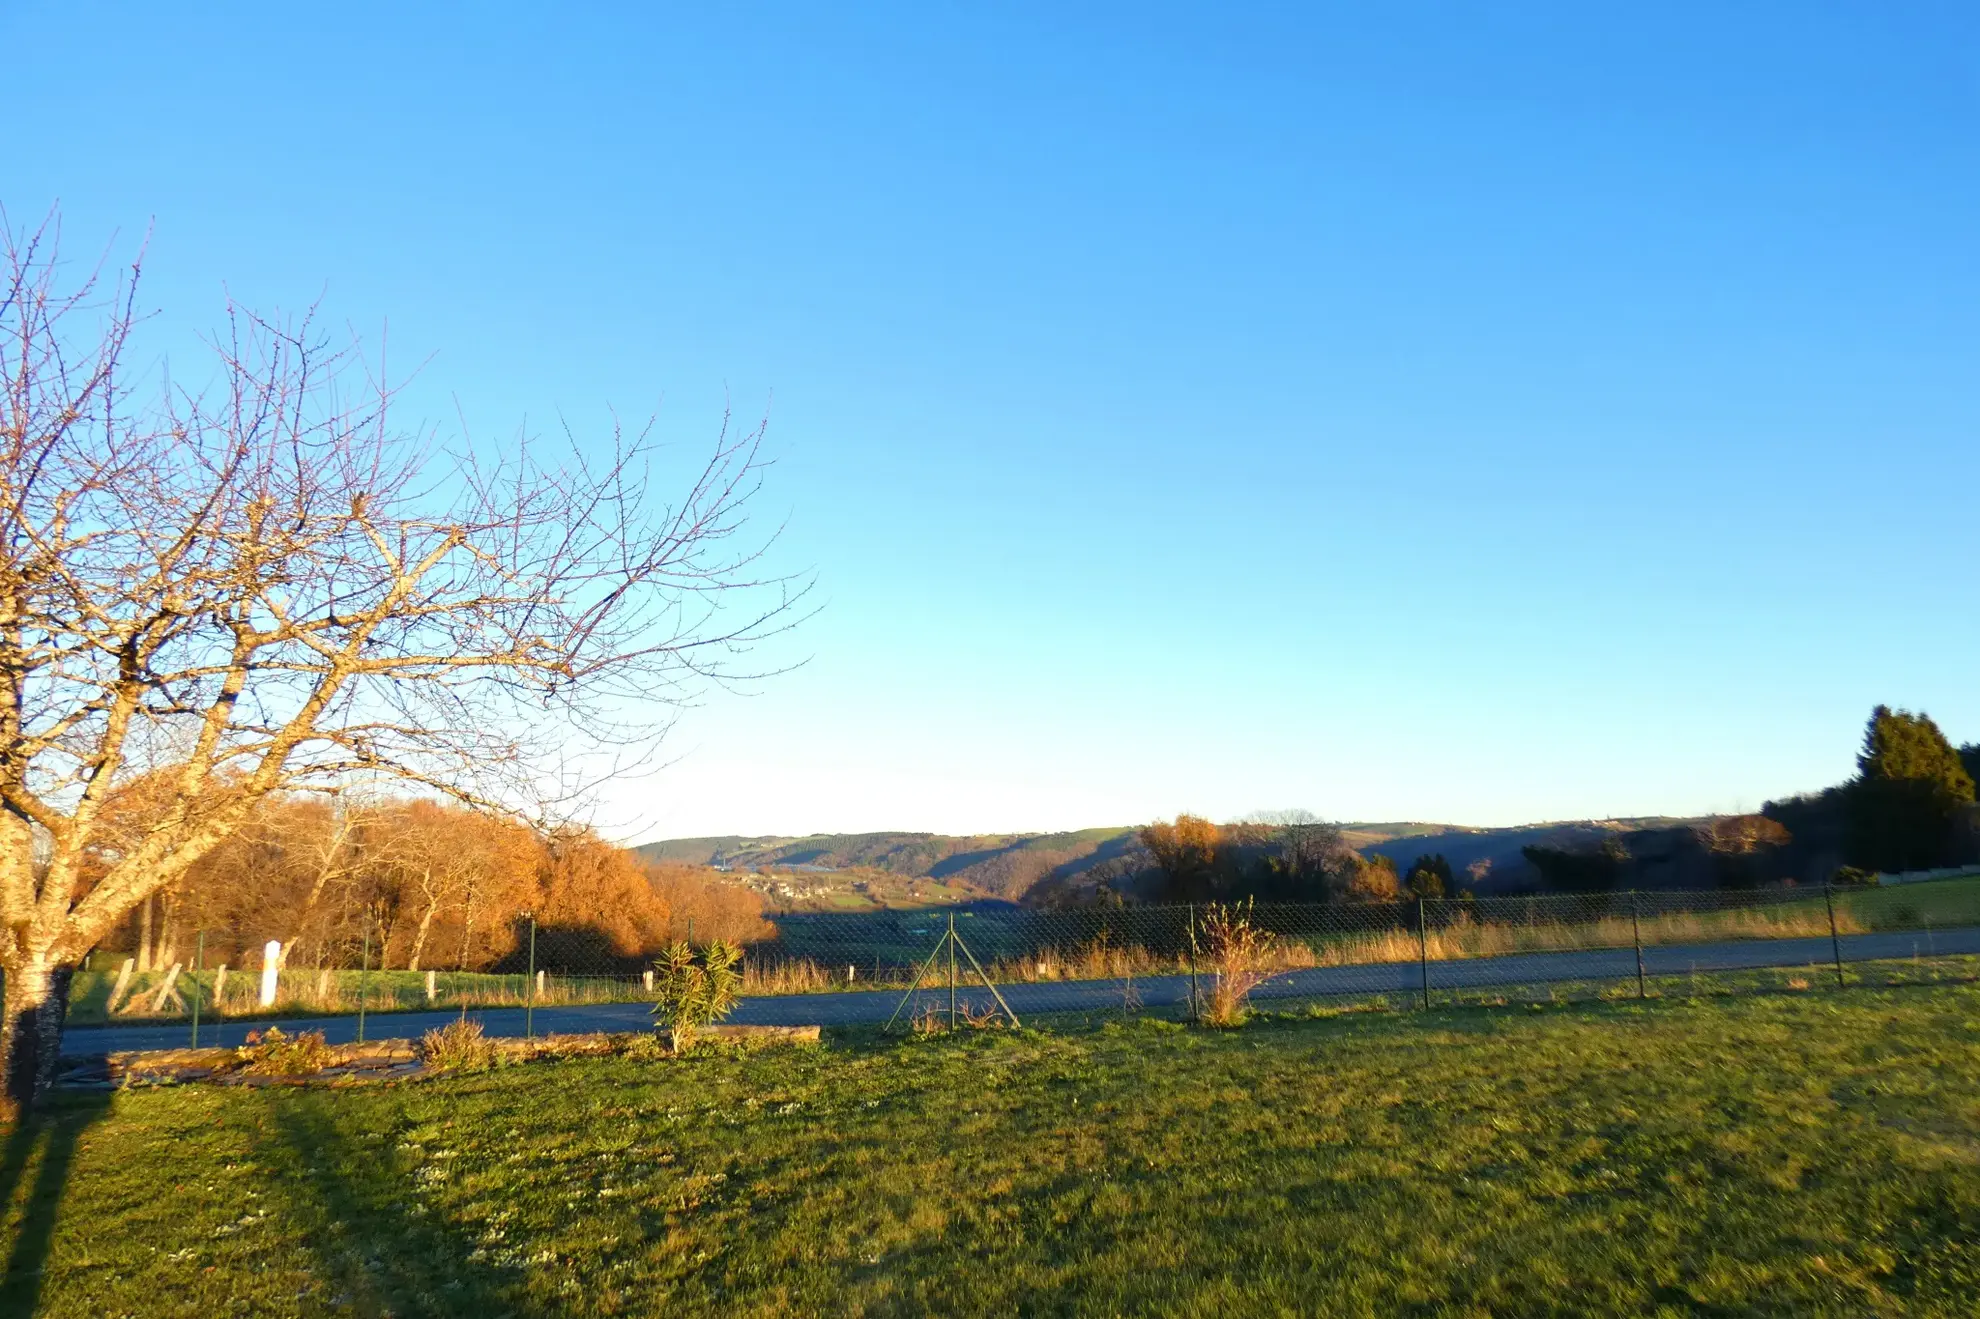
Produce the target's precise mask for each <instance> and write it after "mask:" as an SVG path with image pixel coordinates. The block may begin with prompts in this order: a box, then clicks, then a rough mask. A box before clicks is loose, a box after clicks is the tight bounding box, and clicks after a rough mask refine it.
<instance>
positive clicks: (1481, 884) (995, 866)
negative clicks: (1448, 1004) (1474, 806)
mask: <svg viewBox="0 0 1980 1319" xmlns="http://www.w3.org/2000/svg"><path fill="white" fill-rule="evenodd" d="M1687 823H1691V821H1686V820H1676V819H1669V818H1665V817H1662V816H1654V817H1642V818H1634V819H1622V820H1568V821H1559V822H1554V823H1548V824H1525V825H1516V826H1513V827H1510V828H1499V829H1473V828H1467V827H1465V826H1463V825H1454V824H1430V823H1424V822H1418V821H1400V822H1387V823H1370V822H1360V821H1357V822H1353V823H1348V824H1343V825H1341V826H1339V828H1340V830H1341V834H1342V837H1343V838H1344V839H1345V840H1346V842H1347V843H1348V845H1349V846H1350V847H1353V848H1355V849H1356V850H1357V851H1359V852H1361V853H1363V854H1364V855H1383V856H1389V857H1392V858H1394V859H1395V861H1396V865H1397V868H1398V869H1406V868H1407V867H1408V866H1409V863H1410V862H1411V861H1413V860H1415V859H1416V858H1417V857H1418V856H1421V855H1422V854H1424V853H1426V852H1439V853H1442V854H1443V856H1444V858H1445V859H1446V860H1447V861H1449V862H1450V863H1451V867H1452V869H1453V870H1455V871H1456V872H1457V873H1458V876H1459V879H1458V883H1459V884H1460V885H1461V886H1463V887H1466V888H1471V889H1473V890H1475V891H1476V892H1478V893H1481V894H1484V893H1495V892H1502V891H1504V890H1506V889H1515V890H1517V889H1522V888H1526V887H1529V886H1530V885H1532V884H1533V883H1534V881H1535V879H1536V878H1537V876H1536V875H1535V873H1534V872H1533V869H1532V867H1531V866H1530V865H1529V864H1528V863H1527V861H1526V858H1525V857H1524V856H1522V855H1521V853H1520V849H1521V848H1523V847H1527V846H1531V845H1535V844H1537V845H1540V846H1545V847H1556V848H1576V847H1583V846H1588V845H1592V844H1594V843H1598V842H1600V841H1601V840H1602V839H1604V838H1607V837H1609V836H1610V835H1613V834H1621V833H1627V832H1630V831H1632V830H1639V829H1661V828H1670V827H1674V826H1677V825H1681V824H1687ZM1135 845H1136V844H1135V830H1134V829H1133V828H1106V829H1080V830H1076V831H1073V832H1071V833H1055V834H976V835H968V836H956V835H951V834H931V833H871V834H810V835H807V836H804V837H775V836H772V837H760V838H748V837H742V836H739V835H726V836H723V837H718V838H672V839H667V840H665V841H663V842H657V843H647V844H644V845H643V846H641V847H639V848H638V849H637V850H638V851H639V852H640V854H641V855H643V856H646V857H650V858H652V859H653V860H656V861H678V862H685V863H687V864H689V865H703V866H717V867H721V868H723V869H727V870H744V871H764V870H772V871H774V870H806V871H814V872H816V871H837V870H878V871H882V872H885V873H888V874H894V875H901V876H904V877H908V878H915V879H935V880H942V881H945V882H951V883H956V884H960V885H967V886H968V887H970V888H972V889H975V890H978V891H980V892H983V893H989V894H994V895H996V896H999V897H1003V898H1009V899H1011V900H1013V901H1015V900H1018V899H1021V898H1023V897H1024V896H1025V895H1026V894H1027V893H1030V892H1031V891H1032V890H1033V889H1035V888H1038V886H1039V885H1040V884H1042V883H1045V882H1046V881H1051V885H1049V886H1048V887H1047V889H1044V890H1040V891H1041V893H1044V892H1049V891H1050V887H1051V886H1063V885H1065V884H1066V883H1067V882H1068V881H1074V880H1076V879H1077V878H1078V877H1079V876H1080V875H1082V874H1083V873H1084V872H1086V871H1087V870H1090V869H1092V868H1093V867H1095V866H1099V865H1102V864H1103V863H1106V862H1109V861H1112V860H1113V859H1114V858H1116V857H1119V856H1121V855H1122V854H1123V853H1125V852H1128V851H1130V850H1131V849H1133V848H1134V847H1135ZM1474 866H1475V867H1477V869H1476V871H1475V873H1474V874H1472V875H1467V873H1466V872H1467V871H1469V870H1471V869H1472V868H1473V867H1474Z"/></svg>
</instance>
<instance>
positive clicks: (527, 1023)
mask: <svg viewBox="0 0 1980 1319" xmlns="http://www.w3.org/2000/svg"><path fill="white" fill-rule="evenodd" d="M528 993H529V996H528V997H527V998H526V999H524V1000H523V1038H524V1039H526V1040H533V1039H535V1038H536V913H535V912H531V913H529V991H528Z"/></svg>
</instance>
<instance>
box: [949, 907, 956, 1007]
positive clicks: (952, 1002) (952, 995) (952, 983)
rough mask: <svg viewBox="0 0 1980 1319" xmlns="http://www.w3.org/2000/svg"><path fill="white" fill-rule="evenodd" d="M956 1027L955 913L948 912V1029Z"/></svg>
mask: <svg viewBox="0 0 1980 1319" xmlns="http://www.w3.org/2000/svg"><path fill="white" fill-rule="evenodd" d="M955 1028H956V914H955V913H954V912H950V913H949V1029H950V1030H952V1031H953V1030H954V1029H955Z"/></svg>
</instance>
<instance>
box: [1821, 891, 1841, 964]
mask: <svg viewBox="0 0 1980 1319" xmlns="http://www.w3.org/2000/svg"><path fill="white" fill-rule="evenodd" d="M1822 897H1823V898H1824V899H1825V900H1826V901H1827V902H1828V904H1829V948H1830V950H1831V951H1832V952H1834V953H1835V955H1836V988H1837V989H1842V988H1845V987H1846V986H1845V982H1844V980H1843V969H1842V935H1840V934H1838V933H1837V932H1836V886H1835V885H1834V884H1824V885H1823V886H1822Z"/></svg>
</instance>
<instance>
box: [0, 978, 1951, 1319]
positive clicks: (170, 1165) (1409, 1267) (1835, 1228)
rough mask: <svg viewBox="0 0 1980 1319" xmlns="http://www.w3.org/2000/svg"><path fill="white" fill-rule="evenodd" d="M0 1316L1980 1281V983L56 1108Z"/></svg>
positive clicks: (1286, 1306) (1750, 1308)
mask: <svg viewBox="0 0 1980 1319" xmlns="http://www.w3.org/2000/svg"><path fill="white" fill-rule="evenodd" d="M4 1168H5V1170H6V1172H7V1176H8V1178H9V1180H8V1182H7V1183H6V1184H5V1186H4V1188H0V1189H4V1190H5V1192H6V1197H5V1199H4V1201H0V1203H4V1215H5V1216H4V1218H0V1232H4V1233H5V1239H6V1240H9V1241H12V1242H14V1243H15V1245H14V1247H13V1259H12V1266H11V1271H10V1273H9V1275H8V1279H7V1283H6V1289H5V1291H4V1292H0V1311H4V1312H6V1313H28V1312H30V1311H31V1309H32V1307H33V1306H34V1305H35V1304H36V1303H38V1304H39V1307H40V1312H41V1313H45V1314H52V1315H67V1314H104V1313H112V1314H115V1313H141V1314H146V1315H171V1314H187V1315H194V1314H197V1315H202V1316H204V1315H211V1314H216V1313H219V1314H225V1313H254V1314H265V1315H305V1314H307V1315H314V1314H324V1313H350V1314H366V1315H383V1314H388V1313H390V1314H402V1315H404V1314H423V1315H462V1316H466V1315H486V1314H506V1315H525V1316H548V1315H658V1314H667V1315H697V1314H709V1315H713V1314H722V1315H839V1314H847V1315H850V1314H928V1313H940V1314H964V1315H967V1314H1010V1313H1027V1314H1092V1315H1113V1314H1139V1313H1153V1314H1183V1315H1212V1314H1240V1313H1242V1314H1260V1313H1267V1314H1269V1313H1285V1314H1316V1313H1324V1314H1420V1315H1442V1314H1448V1315H1485V1314H1520V1315H1568V1314H1577V1315H1596V1314H1628V1315H1639V1314H1669V1315H1678V1314H1697V1313H1711V1314H1781V1315H1788V1314H1793V1315H1811V1314H1813V1315H1819V1314H1833V1315H1865V1314H1872V1315H1874V1314H1890V1315H1897V1314H1906V1315H1921V1314H1922V1315H1934V1314H1943V1315H1970V1314H1972V1313H1975V1312H1976V1311H1980V988H1976V987H1974V986H1971V985H1951V986H1919V987H1908V988H1852V989H1849V990H1844V991H1834V990H1831V991H1828V992H1824V993H1794V992H1783V993H1776V994H1766V995H1750V996H1742V997H1730V998H1715V997H1703V996H1701V997H1696V998H1684V999H1676V998H1673V999H1664V1000H1653V1001H1650V1002H1646V1003H1640V1002H1635V1001H1621V1002H1581V1003H1575V1004H1569V1005H1547V1004H1540V1005H1528V1004H1517V1005H1510V1006H1506V1007H1490V1006H1485V1007H1481V1006H1468V1007H1453V1008H1438V1009H1435V1010H1433V1011H1431V1012H1428V1013H1424V1012H1399V1011H1396V1012H1385V1011H1361V1012H1340V1013H1337V1014H1335V1015H1331V1016H1325V1017H1318V1018H1314V1017H1297V1016H1294V1015H1291V1014H1285V1015H1281V1014H1266V1013H1261V1014H1260V1015H1259V1016H1258V1018H1257V1019H1255V1020H1254V1021H1252V1022H1251V1023H1249V1024H1247V1025H1245V1026H1244V1027H1242V1028H1240V1029H1235V1030H1221V1031H1211V1030H1201V1029H1194V1028H1189V1027H1186V1026H1180V1025H1178V1024H1176V1023H1174V1022H1169V1021H1154V1020H1146V1021H1127V1022H1118V1023H1107V1024H1104V1025H1097V1026H1095V1027H1093V1028H1091V1029H1086V1030H1080V1031H1071V1032H1052V1031H1037V1030H1025V1031H981V1032H975V1031H963V1032H958V1033H956V1034H952V1035H951V1034H933V1035H926V1036H917V1035H909V1036H906V1037H894V1038H882V1037H880V1036H879V1035H878V1034H877V1032H872V1031H863V1032H854V1033H845V1034H841V1035H839V1036H837V1037H836V1038H834V1039H832V1040H831V1041H829V1042H828V1045H827V1047H826V1048H824V1049H811V1050H763V1051H758V1052H734V1051H726V1050H709V1051H696V1052H695V1053H693V1054H690V1055H688V1056H687V1057H684V1058H682V1059H679V1060H673V1059H665V1058H660V1057H659V1056H658V1055H657V1054H656V1055H655V1057H654V1058H653V1059H629V1058H608V1059H574V1060H571V1061H567V1062H554V1063H544V1064H541V1065H532V1066H528V1067H514V1068H503V1069H499V1070H495V1071H489V1072H481V1073H473V1074H466V1075H462V1076H459V1077H452V1078H446V1079H441V1080H434V1081H428V1082H426V1083H423V1084H418V1085H403V1086H383V1087H371V1088H367V1089H363V1090H353V1091H308V1090H303V1091H291V1090H279V1091H251V1090H226V1089H217V1088H202V1087H186V1088H181V1089H175V1090H157V1091H134V1092H124V1093H118V1094H115V1095H106V1096H88V1097H71V1098H68V1099H65V1100H64V1101H62V1104H61V1105H59V1106H58V1109H57V1111H56V1112H55V1113H54V1114H53V1115H52V1116H51V1118H50V1119H49V1120H47V1121H45V1122H44V1123H42V1124H41V1125H39V1126H37V1127H34V1128H29V1129H26V1130H24V1131H22V1132H19V1133H16V1134H15V1136H14V1138H13V1140H12V1142H11V1143H10V1145H9V1147H8V1149H7V1151H6V1157H5V1161H4Z"/></svg>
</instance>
